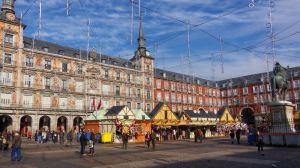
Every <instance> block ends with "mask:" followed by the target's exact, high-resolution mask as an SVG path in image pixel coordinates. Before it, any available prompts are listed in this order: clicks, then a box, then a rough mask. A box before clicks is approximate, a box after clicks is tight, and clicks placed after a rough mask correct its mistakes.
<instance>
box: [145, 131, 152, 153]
mask: <svg viewBox="0 0 300 168" xmlns="http://www.w3.org/2000/svg"><path fill="white" fill-rule="evenodd" d="M145 141H146V144H147V147H148V149H149V148H150V141H151V135H150V133H149V132H148V131H147V133H146V135H145Z"/></svg>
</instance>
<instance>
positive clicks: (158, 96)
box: [157, 92, 161, 101]
mask: <svg viewBox="0 0 300 168" xmlns="http://www.w3.org/2000/svg"><path fill="white" fill-rule="evenodd" d="M157 100H158V101H161V92H157Z"/></svg>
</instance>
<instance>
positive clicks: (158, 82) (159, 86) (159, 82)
mask: <svg viewBox="0 0 300 168" xmlns="http://www.w3.org/2000/svg"><path fill="white" fill-rule="evenodd" d="M156 88H157V89H161V80H157V81H156Z"/></svg>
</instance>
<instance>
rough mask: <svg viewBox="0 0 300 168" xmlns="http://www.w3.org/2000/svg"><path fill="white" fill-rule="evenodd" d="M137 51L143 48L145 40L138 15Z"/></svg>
mask: <svg viewBox="0 0 300 168" xmlns="http://www.w3.org/2000/svg"><path fill="white" fill-rule="evenodd" d="M138 43H139V49H140V48H145V38H144V31H143V26H142V15H140V28H139V37H138Z"/></svg>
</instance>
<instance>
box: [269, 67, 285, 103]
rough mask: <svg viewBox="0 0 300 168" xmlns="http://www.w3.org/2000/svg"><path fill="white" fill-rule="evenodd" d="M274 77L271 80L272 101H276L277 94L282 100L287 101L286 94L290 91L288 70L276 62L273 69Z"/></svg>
mask: <svg viewBox="0 0 300 168" xmlns="http://www.w3.org/2000/svg"><path fill="white" fill-rule="evenodd" d="M273 74H274V76H273V77H272V78H271V81H270V82H271V88H272V99H273V101H275V100H276V94H278V95H279V99H280V100H285V94H286V92H287V89H288V80H287V68H284V67H282V66H281V65H280V64H279V63H278V62H276V64H275V67H274V69H273Z"/></svg>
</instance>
